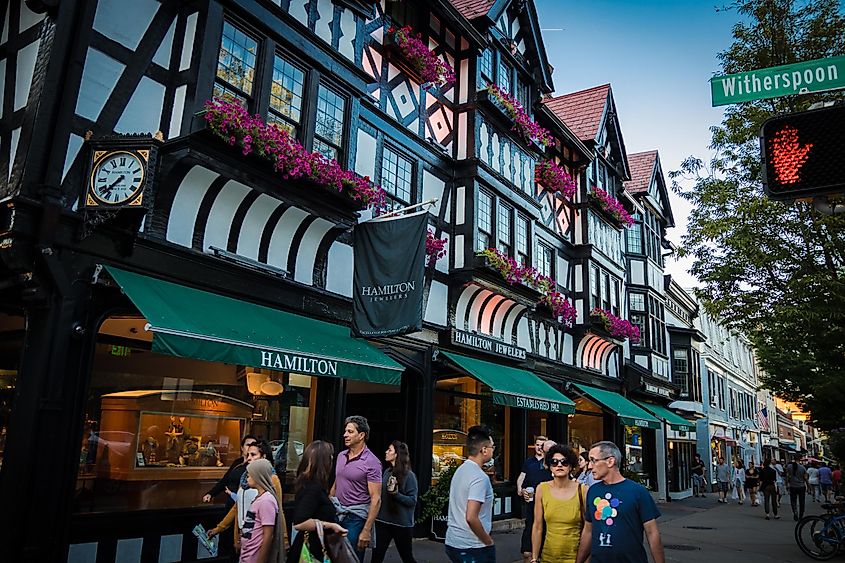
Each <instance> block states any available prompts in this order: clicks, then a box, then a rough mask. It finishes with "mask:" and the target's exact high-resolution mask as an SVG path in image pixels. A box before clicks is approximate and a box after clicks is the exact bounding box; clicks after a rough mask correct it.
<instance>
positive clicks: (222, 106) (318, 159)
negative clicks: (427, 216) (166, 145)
mask: <svg viewBox="0 0 845 563" xmlns="http://www.w3.org/2000/svg"><path fill="white" fill-rule="evenodd" d="M204 112H205V115H204V118H205V120H206V121H207V122H208V129H209V131H211V132H212V133H213V134H215V135H216V136H218V137H220V138H221V139H223V140H224V141H226V142H227V143H228V144H229V145H231V146H235V145H236V144H238V145H240V147H241V153H242V154H243V155H244V156H246V155H248V154H250V153H253V152H254V153H255V154H257V155H259V156H260V157H262V158H264V159H265V160H268V161H270V162H272V163H273V169H274V170H275V171H276V172H277V173H279V175H280V176H281V178H282V179H284V180H288V179H293V180H297V179H301V180H308V181H311V182H313V183H314V184H317V185H319V186H322V187H325V188H329V189H334V190H337V191H338V192H341V193H344V194H346V195H347V196H348V197H349V198H350V199H352V200H353V201H356V202H359V203H360V204H362V205H366V206H369V207H372V208H373V209H374V210H375V212H376V214H378V213H380V212H381V211H382V210H384V208H385V202H386V199H385V197H386V196H385V192H384V190H383V189H382V188H381V187H380V186H377V185H375V184H374V183H373V182H372V181H371V180H370V179H369V177H367V178H361V177H360V176H358V175H357V174H355V173H354V172H351V171H349V170H344V169H343V168H341V167H340V165H339V164H338V163H337V161H335V160H332V159H328V158H326V157H325V156H323V155H322V154H320V153H317V152H314V153H309V152H308V151H306V150H305V148H304V147H303V146H302V145H300V144H299V142H298V141H297V140H296V139H294V138H293V137H291V136H290V134H289V133H288V132H287V131H285V130H283V129H281V128H280V127H278V126H276V125H274V124H266V123H264V121H263V120H262V119H261V116H259V115H250V114H249V112H247V110H246V109H245V108H244V107H242V106H241V105H240V104H238V103H236V102H234V101H231V100H226V99H222V98H214V99H212V100H209V101H207V102H206V103H205V109H204Z"/></svg>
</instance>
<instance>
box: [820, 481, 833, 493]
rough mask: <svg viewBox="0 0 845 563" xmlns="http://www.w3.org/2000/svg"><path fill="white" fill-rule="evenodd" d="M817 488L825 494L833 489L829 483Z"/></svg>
mask: <svg viewBox="0 0 845 563" xmlns="http://www.w3.org/2000/svg"><path fill="white" fill-rule="evenodd" d="M819 486H820V487H821V488H822V492H823V493H825V494H826V493H829V492H830V489H831V488H833V485H832V484H830V483H821V484H820V485H819Z"/></svg>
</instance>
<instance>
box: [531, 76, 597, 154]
mask: <svg viewBox="0 0 845 563" xmlns="http://www.w3.org/2000/svg"><path fill="white" fill-rule="evenodd" d="M609 92H610V84H602V85H601V86H596V87H594V88H589V89H587V90H581V91H580V92H573V93H571V94H564V95H563V96H558V97H556V98H546V99H544V100H543V103H544V104H546V105H547V106H548V107H549V109H550V110H552V112H554V114H555V115H556V116H558V117H559V118H560V119H561V121H563V122H564V123H566V125H567V126H569V128H570V129H571V130H572V132H573V133H575V135H576V136H577V137H578V138H579V139H581V140H582V141H595V140H596V136H597V135H598V132H599V127H600V126H601V118H602V116H603V115H604V109H605V106H606V105H607V95H608V93H609Z"/></svg>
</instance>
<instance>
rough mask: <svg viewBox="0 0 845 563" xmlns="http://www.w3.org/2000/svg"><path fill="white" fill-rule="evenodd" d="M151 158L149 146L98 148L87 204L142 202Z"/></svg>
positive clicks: (109, 205) (113, 205)
mask: <svg viewBox="0 0 845 563" xmlns="http://www.w3.org/2000/svg"><path fill="white" fill-rule="evenodd" d="M149 158H150V151H149V150H129V149H117V150H99V151H98V150H95V151H94V155H93V163H92V166H91V178H90V180H89V185H88V190H87V194H86V202H85V203H86V207H89V208H90V207H99V206H103V207H106V208H115V207H123V206H140V205H142V204H143V198H144V186H145V185H146V182H147V166H148V164H149Z"/></svg>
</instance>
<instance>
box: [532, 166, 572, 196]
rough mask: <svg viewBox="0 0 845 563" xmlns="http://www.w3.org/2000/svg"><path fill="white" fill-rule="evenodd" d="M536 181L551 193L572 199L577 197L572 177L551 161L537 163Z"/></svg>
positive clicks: (535, 168) (535, 169)
mask: <svg viewBox="0 0 845 563" xmlns="http://www.w3.org/2000/svg"><path fill="white" fill-rule="evenodd" d="M534 181H535V182H537V183H538V184H541V185H542V186H543V187H545V188H546V189H547V190H549V191H550V192H553V193H559V194H562V195H563V197H565V198H568V199H572V196H574V195H575V187H576V186H575V181H574V180H573V179H572V176H570V175H569V173H568V172H567V171H566V170H564V169H563V168H561V167H560V166H558V165H557V164H555V163H554V162H552V161H551V160H541V161H540V162H538V163H537V165H536V166H535V167H534Z"/></svg>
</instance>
